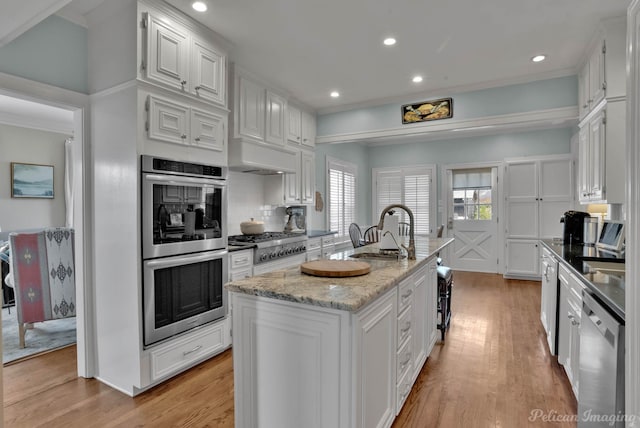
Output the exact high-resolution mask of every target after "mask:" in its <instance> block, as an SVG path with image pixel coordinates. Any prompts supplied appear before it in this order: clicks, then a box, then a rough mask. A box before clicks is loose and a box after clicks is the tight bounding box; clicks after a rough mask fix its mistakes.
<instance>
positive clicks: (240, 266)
mask: <svg viewBox="0 0 640 428" xmlns="http://www.w3.org/2000/svg"><path fill="white" fill-rule="evenodd" d="M252 275H253V250H240V251H234V252H231V253H229V281H235V280H237V279H243V278H249V277H250V276H252Z"/></svg>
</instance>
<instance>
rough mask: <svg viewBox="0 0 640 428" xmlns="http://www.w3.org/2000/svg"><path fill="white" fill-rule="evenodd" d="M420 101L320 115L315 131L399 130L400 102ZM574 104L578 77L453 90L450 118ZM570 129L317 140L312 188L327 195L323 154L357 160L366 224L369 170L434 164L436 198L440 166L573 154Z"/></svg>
mask: <svg viewBox="0 0 640 428" xmlns="http://www.w3.org/2000/svg"><path fill="white" fill-rule="evenodd" d="M434 98H438V97H434ZM422 100H425V98H422ZM419 101H420V100H413V101H411V100H407V101H406V102H403V103H394V104H385V105H380V106H374V107H366V108H359V109H354V110H349V111H343V112H339V113H330V114H325V115H320V116H318V118H317V122H318V129H317V134H318V136H328V135H340V134H346V133H352V132H364V131H373V130H385V129H393V128H400V127H402V126H403V125H402V124H401V106H402V105H403V104H410V103H413V102H419ZM577 103H578V81H577V77H576V76H567V77H559V78H555V79H547V80H541V81H536V82H530V83H524V84H519V85H509V86H503V87H497V88H490V89H483V90H478V91H471V92H466V93H460V94H456V95H454V96H453V109H454V115H453V117H454V119H473V118H483V117H489V116H499V115H504V114H511V113H523V112H528V111H537V110H547V109H554V108H560V107H575V106H576V104H577ZM422 125H424V124H422ZM404 126H411V125H404ZM574 133H575V128H574V127H569V128H556V129H548V130H541V131H529V132H512V133H508V134H496V135H490V136H482V137H467V138H458V139H444V140H439V141H424V142H418V143H412V144H388V145H384V146H366V145H362V144H361V143H346V144H319V145H317V146H316V186H317V188H318V190H319V191H320V192H321V193H322V195H323V196H325V182H326V174H325V162H326V160H325V159H326V155H330V156H333V157H335V158H338V159H344V160H349V161H351V162H354V163H356V164H357V165H358V176H359V177H358V200H357V203H358V205H357V206H358V207H359V208H360V211H359V212H358V214H357V220H358V223H363V224H370V223H371V216H372V213H371V169H372V168H382V167H389V166H405V165H424V164H436V165H437V166H438V176H437V184H438V198H439V199H440V195H439V194H440V190H441V189H440V175H441V167H442V165H446V164H456V163H472V162H496V161H497V162H501V161H502V160H504V159H505V158H510V157H520V156H538V155H551V154H566V153H571V136H572V135H573V134H574ZM325 215H326V214H325ZM325 215H323V217H322V218H319V217H316V218H315V221H314V227H316V226H318V227H319V228H321V227H322V226H324V216H325ZM438 215H439V214H438Z"/></svg>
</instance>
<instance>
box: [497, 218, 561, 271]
mask: <svg viewBox="0 0 640 428" xmlns="http://www.w3.org/2000/svg"><path fill="white" fill-rule="evenodd" d="M559 218H560V217H558V219H559ZM539 246H540V244H539V241H538V240H537V239H507V244H506V251H505V254H506V260H505V276H509V275H511V276H515V277H539V275H540V271H539V269H540V263H539V260H540V256H539V254H540V248H539Z"/></svg>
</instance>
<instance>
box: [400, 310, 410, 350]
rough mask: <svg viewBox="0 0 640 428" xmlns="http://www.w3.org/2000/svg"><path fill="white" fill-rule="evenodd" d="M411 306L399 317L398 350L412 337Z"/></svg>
mask: <svg viewBox="0 0 640 428" xmlns="http://www.w3.org/2000/svg"><path fill="white" fill-rule="evenodd" d="M412 314H413V312H412V311H411V306H408V307H407V308H406V309H405V311H404V312H401V313H400V316H398V334H397V337H398V348H399V347H400V346H402V343H403V342H404V341H405V340H406V339H407V337H409V336H410V335H411V315H412Z"/></svg>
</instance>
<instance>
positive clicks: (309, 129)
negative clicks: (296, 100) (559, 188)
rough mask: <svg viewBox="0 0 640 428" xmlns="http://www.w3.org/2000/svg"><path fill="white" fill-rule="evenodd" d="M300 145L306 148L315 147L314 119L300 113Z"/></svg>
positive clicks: (311, 116)
mask: <svg viewBox="0 0 640 428" xmlns="http://www.w3.org/2000/svg"><path fill="white" fill-rule="evenodd" d="M302 144H303V145H304V146H307V147H315V146H316V117H315V116H314V115H313V114H311V113H309V112H306V111H304V110H303V111H302Z"/></svg>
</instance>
